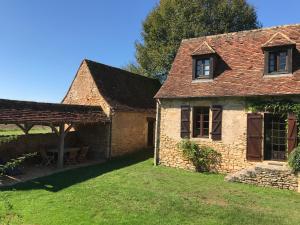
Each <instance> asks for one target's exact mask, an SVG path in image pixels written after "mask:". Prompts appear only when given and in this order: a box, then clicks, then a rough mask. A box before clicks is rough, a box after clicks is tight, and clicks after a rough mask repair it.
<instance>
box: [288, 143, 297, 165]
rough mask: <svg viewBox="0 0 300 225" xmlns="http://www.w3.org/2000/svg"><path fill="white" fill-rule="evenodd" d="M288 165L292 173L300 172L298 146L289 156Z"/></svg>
mask: <svg viewBox="0 0 300 225" xmlns="http://www.w3.org/2000/svg"><path fill="white" fill-rule="evenodd" d="M288 163H289V166H290V167H291V168H292V169H293V170H294V171H300V145H298V147H296V148H295V149H294V150H293V151H292V153H291V154H290V155H289V158H288Z"/></svg>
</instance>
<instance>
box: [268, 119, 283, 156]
mask: <svg viewBox="0 0 300 225" xmlns="http://www.w3.org/2000/svg"><path fill="white" fill-rule="evenodd" d="M286 121H287V116H286V115H279V114H265V116H264V160H277V161H283V160H286V156H287V122H286Z"/></svg>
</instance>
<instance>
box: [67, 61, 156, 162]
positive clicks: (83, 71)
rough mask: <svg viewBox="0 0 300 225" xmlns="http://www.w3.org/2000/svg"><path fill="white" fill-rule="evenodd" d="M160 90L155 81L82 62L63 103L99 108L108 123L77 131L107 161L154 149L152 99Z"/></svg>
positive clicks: (123, 71) (153, 105) (117, 69)
mask: <svg viewBox="0 0 300 225" xmlns="http://www.w3.org/2000/svg"><path fill="white" fill-rule="evenodd" d="M160 86H161V85H160V82H159V81H158V80H155V79H151V78H147V77H144V76H140V75H137V74H133V73H130V72H128V71H125V70H121V69H119V68H114V67H111V66H107V65H104V64H101V63H97V62H93V61H90V60H83V62H82V63H81V65H80V67H79V69H78V71H77V74H76V76H75V78H74V80H73V82H72V84H71V86H70V88H69V90H68V92H67V94H66V96H65V98H64V99H63V101H62V103H63V104H76V105H90V106H91V105H92V106H101V108H102V109H103V111H104V112H105V114H106V115H107V116H108V117H109V118H110V121H111V123H107V124H99V125H96V127H92V128H91V127H88V126H83V127H80V129H78V130H79V131H80V132H81V136H83V137H85V138H89V139H94V140H95V144H97V145H98V153H99V154H102V155H103V154H104V156H105V157H106V158H110V157H115V156H121V155H124V154H127V153H131V152H134V151H137V150H141V149H146V148H151V147H153V146H154V130H155V112H156V109H155V100H154V99H153V97H154V95H155V94H156V92H157V91H158V90H159V88H160ZM94 126H95V125H94ZM93 130H95V133H97V134H98V135H97V137H96V136H95V135H93V132H91V131H93ZM85 131H86V132H85ZM96 131H97V132H96ZM99 134H101V135H99Z"/></svg>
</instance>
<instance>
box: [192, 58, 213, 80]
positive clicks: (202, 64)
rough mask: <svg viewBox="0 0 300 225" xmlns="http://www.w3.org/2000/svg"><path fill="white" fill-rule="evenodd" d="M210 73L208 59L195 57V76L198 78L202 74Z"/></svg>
mask: <svg viewBox="0 0 300 225" xmlns="http://www.w3.org/2000/svg"><path fill="white" fill-rule="evenodd" d="M209 75H210V59H209V58H207V59H197V60H196V76H195V78H199V77H202V76H207V77H208V76H209Z"/></svg>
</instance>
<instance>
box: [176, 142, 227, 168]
mask: <svg viewBox="0 0 300 225" xmlns="http://www.w3.org/2000/svg"><path fill="white" fill-rule="evenodd" d="M177 147H178V148H179V149H180V150H181V151H182V153H183V156H184V157H185V158H186V159H188V160H190V161H191V162H192V163H193V164H194V166H195V167H196V169H197V171H213V170H215V169H216V166H217V165H218V164H219V163H220V160H221V154H220V153H218V152H217V151H215V150H214V149H213V148H211V147H208V146H201V147H200V146H199V145H197V144H196V143H195V142H193V141H190V140H186V139H185V140H182V141H181V142H179V143H178V144H177Z"/></svg>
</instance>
